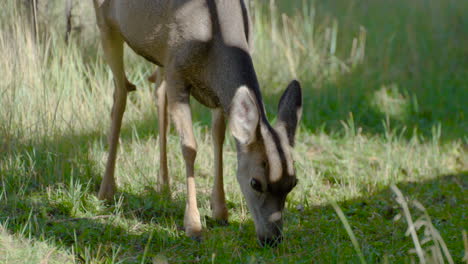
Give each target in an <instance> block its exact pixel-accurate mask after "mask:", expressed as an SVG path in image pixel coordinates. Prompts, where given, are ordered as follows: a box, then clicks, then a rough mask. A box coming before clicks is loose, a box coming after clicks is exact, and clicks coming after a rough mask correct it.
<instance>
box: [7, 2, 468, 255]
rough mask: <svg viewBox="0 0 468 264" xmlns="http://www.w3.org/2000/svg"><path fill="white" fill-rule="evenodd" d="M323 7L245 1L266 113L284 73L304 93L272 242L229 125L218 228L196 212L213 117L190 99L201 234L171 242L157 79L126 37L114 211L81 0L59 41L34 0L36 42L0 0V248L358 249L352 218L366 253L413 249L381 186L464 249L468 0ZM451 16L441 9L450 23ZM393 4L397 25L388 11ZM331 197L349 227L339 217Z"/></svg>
mask: <svg viewBox="0 0 468 264" xmlns="http://www.w3.org/2000/svg"><path fill="white" fill-rule="evenodd" d="M286 2H288V1H284V3H286ZM331 2H333V3H334V4H336V6H335V7H329V6H328V4H327V3H328V2H327V3H318V2H317V3H314V4H310V3H308V2H306V1H304V3H302V5H301V8H300V9H296V10H295V11H291V12H289V13H288V14H287V15H286V14H281V13H280V12H279V11H278V10H282V9H281V6H282V5H283V4H284V3H283V2H282V1H278V2H277V3H274V2H271V3H269V4H268V5H257V6H254V7H255V9H254V10H255V11H253V12H252V16H253V18H254V19H253V20H254V24H255V28H254V32H255V52H254V60H255V66H256V70H257V73H258V76H259V79H260V82H261V86H262V90H263V93H264V95H265V101H266V102H267V104H266V107H267V111H268V112H269V114H270V115H271V116H274V113H275V112H276V105H277V103H278V101H277V100H278V96H279V94H280V92H281V91H282V90H283V89H284V87H285V86H286V85H287V83H288V82H289V81H290V80H291V79H292V78H298V79H299V80H300V81H301V82H302V84H303V88H304V97H305V99H304V106H305V108H304V114H303V116H304V119H303V123H302V126H301V127H300V128H299V132H298V136H297V140H296V142H297V143H296V147H295V151H294V156H295V160H296V168H297V174H298V176H299V179H300V184H299V185H298V186H297V188H296V189H295V190H294V191H293V192H292V193H291V194H290V196H289V198H288V202H287V213H286V216H285V217H286V219H285V221H286V223H285V241H284V243H282V244H281V245H280V246H279V247H278V248H276V249H268V248H267V249H263V248H260V247H259V246H258V244H257V242H256V240H255V236H254V227H253V223H252V221H251V220H250V216H249V214H248V211H247V208H246V206H245V203H244V202H243V200H242V199H243V198H242V195H241V192H240V190H239V187H238V184H237V182H236V179H235V170H236V165H237V164H236V152H235V145H234V142H233V140H232V138H231V137H228V138H227V142H226V144H225V148H224V149H225V156H224V161H225V186H226V190H227V194H226V195H227V200H228V207H229V212H230V221H231V223H230V226H228V227H219V226H216V225H214V224H213V223H212V221H211V220H210V219H209V218H205V216H210V215H211V210H210V206H209V194H210V191H211V185H212V181H213V179H212V171H213V162H212V155H213V154H212V144H211V138H210V133H209V127H207V126H206V124H208V123H209V121H210V120H209V118H208V117H207V116H209V115H208V114H207V110H206V109H202V108H201V107H200V106H199V105H195V107H194V109H195V110H194V120H195V121H197V123H196V125H195V133H196V137H197V140H198V143H199V144H198V145H199V154H198V156H197V161H196V176H197V190H198V199H199V206H200V212H201V214H202V223H203V225H204V227H205V233H204V240H203V241H202V243H200V244H198V243H196V242H194V241H191V240H190V239H188V238H186V237H185V235H184V232H183V231H182V230H181V228H180V227H181V225H182V223H183V212H184V208H185V202H184V201H185V179H184V177H185V176H184V169H183V160H182V157H181V155H180V149H179V148H180V147H179V139H178V137H177V135H176V134H175V133H171V134H170V135H169V141H168V143H169V153H168V158H169V168H170V176H171V181H172V186H171V187H172V194H171V197H164V196H161V195H160V194H158V193H157V192H156V191H155V190H154V187H155V186H156V185H157V173H158V168H159V159H158V156H159V155H158V151H159V146H158V141H157V134H156V123H157V120H156V114H155V106H154V100H153V95H152V90H153V88H152V87H150V85H149V83H148V82H147V81H146V78H147V77H148V76H149V75H150V73H151V72H153V71H154V67H153V66H150V65H149V64H148V63H145V62H143V61H142V60H141V59H140V58H138V57H137V56H136V55H135V54H133V53H132V52H131V51H129V50H128V52H127V55H126V58H125V59H126V64H127V69H126V70H127V74H128V75H129V79H130V80H131V81H132V82H134V83H136V85H137V87H138V90H137V91H136V92H135V93H132V94H131V95H130V98H129V103H128V105H127V111H126V113H125V118H124V125H123V131H122V136H121V144H120V149H119V156H118V161H117V169H116V177H117V182H118V185H119V193H118V194H117V196H116V197H115V203H114V204H112V205H110V206H108V205H104V204H103V203H101V202H100V201H98V200H97V198H96V196H95V194H96V191H97V187H98V186H99V181H100V179H101V175H102V173H103V171H104V165H105V160H106V156H107V143H106V134H107V130H108V127H109V114H110V109H111V105H112V92H113V90H112V89H113V84H112V75H111V73H110V70H109V69H108V67H107V66H106V65H105V63H104V62H103V58H102V52H101V50H100V47H99V43H98V38H97V32H96V27H95V26H94V22H93V21H92V19H90V17H91V18H92V15H93V14H92V12H93V11H92V9H90V8H91V2H86V3H85V2H83V3H80V4H79V5H78V6H79V8H78V9H77V11H76V12H77V13H76V14H75V15H76V17H75V19H76V21H75V22H76V23H77V24H80V25H81V28H79V29H75V30H74V31H73V34H72V41H71V42H70V43H69V45H66V44H65V43H64V41H63V34H64V31H63V24H62V23H63V22H61V20H60V19H61V17H60V14H61V13H60V12H61V11H60V10H63V9H61V6H60V4H59V3H55V2H53V1H52V2H51V3H50V4H49V7H48V9H47V8H45V7H41V8H42V9H41V10H42V11H41V12H43V13H42V15H41V16H40V21H42V22H41V23H40V25H39V34H38V39H35V37H34V36H33V35H32V34H31V33H32V32H31V28H30V26H29V25H28V24H27V23H25V21H26V19H25V14H24V12H23V11H22V10H21V8H19V7H18V6H17V5H16V3H15V1H10V0H8V1H7V2H6V3H5V5H4V6H3V7H2V8H4V10H8V12H1V13H0V58H2V59H1V60H0V73H1V75H2V82H0V186H1V187H0V226H1V228H2V229H1V233H0V241H2V242H3V241H6V242H3V243H5V245H7V246H5V247H3V248H8V249H9V250H8V254H9V255H6V256H8V259H5V260H4V259H1V257H3V256H5V255H4V254H2V246H1V245H0V261H3V262H6V263H21V262H20V260H23V259H26V258H28V257H29V256H31V258H30V262H31V263H41V261H42V260H44V259H48V260H49V261H50V262H52V263H53V261H57V263H63V262H65V261H66V260H68V259H70V258H71V257H73V258H74V260H75V262H86V263H128V262H130V263H132V262H133V263H141V262H142V261H148V260H151V259H153V258H154V257H155V258H157V259H160V260H161V261H165V260H166V259H167V260H168V261H169V262H170V263H173V262H180V263H187V262H194V261H195V262H196V261H198V262H203V263H211V262H221V263H222V262H229V261H234V262H242V263H271V262H275V263H281V262H284V263H288V262H289V263H291V262H305V263H309V262H311V261H313V262H326V263H336V262H343V261H345V262H358V261H360V258H359V257H358V256H357V255H356V251H355V245H353V244H352V243H351V242H350V239H349V237H348V233H350V232H349V230H351V231H352V233H353V234H354V236H355V240H356V241H357V242H358V243H359V247H360V250H361V251H362V255H363V257H364V259H365V260H366V261H367V262H368V263H375V262H385V261H389V262H404V261H410V256H412V255H411V254H410V253H409V250H411V249H412V248H414V245H413V243H412V241H411V239H409V238H407V237H405V236H404V234H405V231H406V225H405V224H404V223H401V222H394V221H393V217H394V216H395V215H396V214H397V213H398V212H397V210H396V209H395V206H396V205H395V203H394V201H393V199H392V194H391V192H389V191H388V186H390V185H391V184H399V186H400V188H401V189H402V190H404V191H405V193H406V194H407V195H410V196H413V195H414V196H416V197H418V200H420V201H421V203H422V204H424V205H425V206H427V208H428V209H427V210H428V214H429V215H431V219H432V221H433V222H434V226H435V227H436V228H437V230H439V231H440V233H441V236H442V237H444V238H445V241H446V242H447V247H448V250H449V251H450V253H451V254H452V256H453V258H454V260H455V261H460V260H461V258H462V257H463V255H464V252H463V246H462V237H461V233H462V228H463V227H464V225H466V223H465V222H464V219H466V215H465V214H466V213H465V212H467V211H468V208H466V206H467V203H466V198H465V196H466V194H465V193H466V188H467V184H468V183H467V178H468V176H467V175H466V171H467V168H468V164H467V160H468V156H467V153H466V145H467V138H466V121H465V119H464V118H465V117H464V115H466V106H465V105H463V104H462V102H464V97H463V95H464V94H466V89H464V88H465V87H466V79H463V78H462V77H461V76H462V74H463V73H464V72H466V63H464V61H463V60H462V59H460V58H461V56H459V55H460V54H463V53H464V52H465V49H466V48H465V46H464V45H459V46H456V45H454V43H456V42H457V41H459V42H460V43H463V42H464V41H465V40H466V38H465V37H464V36H465V35H464V34H463V32H465V31H466V28H468V27H464V25H465V24H466V21H465V20H460V22H457V21H458V20H457V19H458V18H457V17H458V16H459V15H460V14H463V12H462V11H461V10H466V8H465V5H464V4H463V3H460V2H457V3H455V2H453V1H452V2H451V1H448V4H440V5H441V6H438V5H439V4H436V3H435V2H436V1H428V2H427V3H428V6H424V5H423V3H422V2H421V1H412V2H408V3H406V2H405V3H403V2H401V1H400V2H398V3H399V5H401V6H405V5H407V8H406V9H407V10H406V9H405V8H403V7H399V6H398V5H397V4H389V3H383V2H382V3H380V5H378V4H375V3H373V2H368V1H357V0H356V1H346V4H344V3H345V2H339V1H331ZM331 2H330V3H331ZM42 3H44V2H42ZM276 4H277V5H276ZM288 4H290V2H288ZM330 5H331V4H330ZM433 5H434V6H433ZM457 5H460V6H459V7H458V9H457V8H455V7H456V6H457ZM363 7H367V8H369V10H370V11H369V13H363V12H364V11H362V10H363ZM436 7H437V8H438V9H439V10H441V12H435V13H434V14H433V15H434V16H433V20H434V22H433V23H434V24H431V25H428V24H426V23H422V22H419V20H418V19H422V18H423V16H422V14H421V12H422V11H421V10H426V9H427V10H434V9H435V8H436ZM452 11H454V12H453V14H454V18H452V17H450V18H447V14H446V13H449V12H452ZM48 12H50V14H51V15H50V16H46V15H47V14H49V13H48ZM90 14H91V16H90ZM397 14H398V15H400V16H401V17H400V18H399V21H400V22H398V21H396V20H392V19H396V18H394V16H395V15H397ZM410 15H417V16H416V18H412V17H411V16H410ZM368 16H372V19H373V20H370V19H371V18H369V17H368ZM55 21H57V23H55ZM426 22H427V21H426ZM392 28H393V29H392ZM429 29H434V30H436V32H439V34H442V35H440V36H439V35H437V36H434V35H433V34H432V33H431V34H429V33H430V32H429ZM444 37H447V38H446V40H447V45H448V48H450V49H451V50H450V51H447V54H446V55H447V56H445V57H443V56H439V55H441V53H443V51H441V50H435V47H438V46H437V45H438V44H439V43H441V41H442V40H441V39H444ZM439 38H440V39H439ZM401 43H403V44H401ZM448 48H447V49H448ZM408 50H410V51H411V52H408ZM431 54H435V55H434V56H436V55H437V56H439V57H436V58H432V57H430V56H429V55H431ZM463 66H464V67H465V70H463ZM331 202H336V203H337V204H338V205H339V206H340V208H341V210H342V212H343V214H344V216H345V217H346V219H347V221H348V223H349V225H348V227H349V228H350V229H349V228H348V230H344V229H343V225H342V222H341V220H340V218H339V217H338V216H337V215H336V213H335V210H334V209H333V208H332V207H330V203H331ZM342 219H344V218H342ZM347 231H348V233H347ZM50 252H53V253H50ZM55 252H56V253H55ZM27 254H30V255H27ZM49 254H50V255H49ZM48 256H50V257H48ZM62 260H63V261H62Z"/></svg>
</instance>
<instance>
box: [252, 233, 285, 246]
mask: <svg viewBox="0 0 468 264" xmlns="http://www.w3.org/2000/svg"><path fill="white" fill-rule="evenodd" d="M258 241H259V242H260V245H261V246H262V247H266V246H268V247H276V246H278V244H279V243H281V241H283V236H282V235H278V236H272V237H259V238H258Z"/></svg>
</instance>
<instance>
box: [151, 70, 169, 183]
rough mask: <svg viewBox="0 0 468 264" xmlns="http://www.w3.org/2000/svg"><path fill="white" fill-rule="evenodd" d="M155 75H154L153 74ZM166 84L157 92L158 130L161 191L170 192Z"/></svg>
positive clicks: (163, 83)
mask: <svg viewBox="0 0 468 264" xmlns="http://www.w3.org/2000/svg"><path fill="white" fill-rule="evenodd" d="M153 75H154V74H153ZM166 89H167V87H166V82H165V81H163V82H162V83H161V85H160V86H159V87H158V89H157V90H156V95H157V101H158V128H159V183H158V190H159V191H169V176H168V169H167V148H166V142H167V138H166V134H167V96H166Z"/></svg>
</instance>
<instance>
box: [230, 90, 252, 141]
mask: <svg viewBox="0 0 468 264" xmlns="http://www.w3.org/2000/svg"><path fill="white" fill-rule="evenodd" d="M258 121H259V112H258V108H257V104H256V103H255V101H254V99H253V97H252V95H251V92H250V91H249V89H248V88H247V87H245V86H242V87H240V88H239V89H238V90H237V92H236V94H235V95H234V99H233V100H232V104H231V109H230V113H229V127H230V129H231V133H232V135H233V136H234V137H235V138H236V139H237V141H239V143H240V144H243V145H248V144H250V143H252V142H253V141H254V140H255V135H256V131H257V127H258Z"/></svg>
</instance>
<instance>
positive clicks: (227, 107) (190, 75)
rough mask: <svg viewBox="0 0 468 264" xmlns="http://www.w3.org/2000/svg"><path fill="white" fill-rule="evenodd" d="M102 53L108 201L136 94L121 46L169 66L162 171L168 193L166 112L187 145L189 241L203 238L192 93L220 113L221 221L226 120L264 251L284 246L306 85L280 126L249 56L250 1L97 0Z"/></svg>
mask: <svg viewBox="0 0 468 264" xmlns="http://www.w3.org/2000/svg"><path fill="white" fill-rule="evenodd" d="M94 7H95V11H96V17H97V23H98V26H99V29H100V32H101V40H102V46H103V49H104V55H105V59H106V61H107V63H108V64H109V66H110V68H111V70H112V73H113V76H114V82H115V90H114V105H113V108H112V115H111V116H112V118H111V119H112V123H111V131H110V136H109V141H110V149H109V156H108V160H107V165H106V170H105V173H104V178H103V180H102V183H101V187H100V190H99V195H98V196H99V198H100V199H108V200H109V199H112V197H113V195H114V192H115V189H116V186H115V179H114V169H115V160H116V152H117V144H118V137H119V133H120V127H121V123H122V117H123V114H124V111H125V105H126V99H127V93H128V92H129V91H132V90H134V89H135V86H134V85H133V84H131V83H130V82H129V81H128V80H127V77H126V75H125V71H124V62H123V43H124V42H126V43H127V44H128V45H129V46H130V47H131V48H132V49H133V50H134V51H135V52H136V53H138V54H139V55H141V56H142V57H144V58H146V59H147V60H149V61H151V62H153V63H154V64H156V65H159V66H162V67H163V68H164V79H163V81H162V84H161V85H160V87H159V88H158V89H157V95H158V96H157V97H158V100H157V104H158V123H159V141H160V148H161V149H160V159H161V166H160V172H159V180H160V182H159V185H162V186H165V187H166V188H169V177H168V169H167V159H166V132H167V131H166V130H167V113H168V112H169V113H170V114H171V117H172V120H173V122H174V124H175V128H176V130H177V132H178V134H179V136H180V138H181V148H182V155H183V158H184V161H185V167H186V177H187V178H186V181H187V203H186V209H185V217H184V225H185V231H186V234H187V235H188V236H192V237H194V238H199V237H200V235H201V229H202V227H201V223H200V215H199V212H198V207H197V199H196V190H195V174H194V162H195V156H196V154H197V144H196V142H195V137H194V133H193V128H192V119H191V112H190V105H189V98H190V95H192V96H193V97H195V98H196V99H197V100H198V101H199V102H201V103H202V104H204V105H205V106H207V107H209V108H211V109H213V110H212V113H213V121H212V122H213V127H212V134H213V144H214V157H215V158H214V159H215V166H214V168H215V171H214V175H215V178H214V187H213V191H212V197H211V206H212V214H213V218H214V219H216V220H220V221H227V220H228V212H227V208H226V202H225V195H224V187H223V166H222V159H223V153H222V147H223V142H224V136H225V129H226V119H228V121H229V128H230V131H231V133H232V135H233V136H234V138H235V140H236V145H237V158H238V171H237V179H238V182H239V184H240V186H241V190H242V192H243V194H244V197H245V199H246V201H247V204H248V208H249V210H250V212H251V214H252V216H253V219H254V223H255V229H256V233H257V236H258V238H259V240H260V242H261V244H263V245H265V244H268V245H275V244H276V243H277V242H278V241H280V240H281V238H282V234H281V230H282V213H283V209H284V204H285V200H286V195H287V194H288V193H289V192H290V191H291V190H292V188H294V186H295V185H296V183H297V178H296V176H295V170H294V167H293V162H292V156H291V148H292V146H293V145H294V134H295V131H296V126H297V124H298V121H299V119H300V115H301V107H302V95H301V88H300V85H299V83H298V82H297V81H292V82H291V84H289V86H288V88H287V90H286V91H285V93H284V94H283V96H282V97H281V99H280V102H279V113H278V121H277V123H276V125H275V127H274V128H273V127H272V126H271V125H270V123H269V122H268V120H267V118H266V115H265V110H264V105H263V101H262V96H261V94H260V89H259V84H258V81H257V77H256V73H255V70H254V66H253V63H252V58H251V56H250V53H249V44H251V43H252V30H251V28H250V20H249V18H248V9H247V7H246V4H245V3H244V1H243V0H138V1H137V0H133V1H124V0H94Z"/></svg>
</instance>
